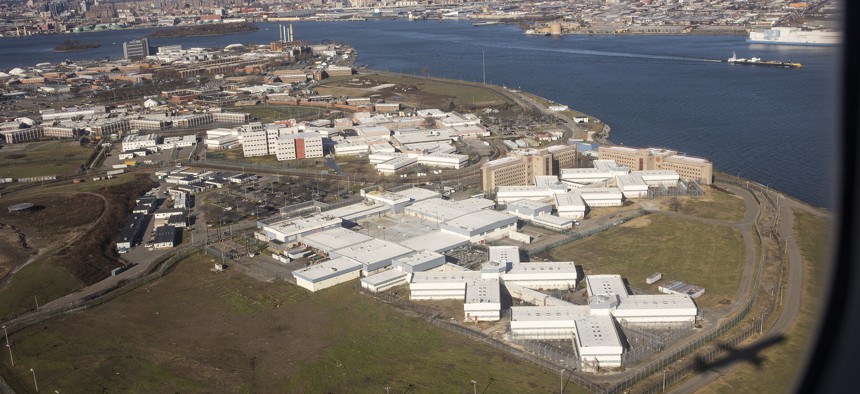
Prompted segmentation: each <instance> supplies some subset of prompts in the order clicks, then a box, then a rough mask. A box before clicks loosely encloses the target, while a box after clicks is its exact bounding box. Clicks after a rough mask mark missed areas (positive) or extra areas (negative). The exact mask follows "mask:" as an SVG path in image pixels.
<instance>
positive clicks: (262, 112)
mask: <svg viewBox="0 0 860 394" xmlns="http://www.w3.org/2000/svg"><path fill="white" fill-rule="evenodd" d="M230 111H231V112H246V113H249V114H251V117H254V118H257V119H258V121H260V122H263V123H272V122H274V121H276V120H287V119H319V118H322V117H323V114H324V113H325V112H326V111H327V109H325V108H313V107H300V106H293V105H257V106H253V107H237V108H231V109H230Z"/></svg>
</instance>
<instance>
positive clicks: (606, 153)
mask: <svg viewBox="0 0 860 394" xmlns="http://www.w3.org/2000/svg"><path fill="white" fill-rule="evenodd" d="M597 152H598V155H599V157H600V159H601V160H615V162H616V163H618V164H619V165H622V166H625V167H629V168H630V169H631V170H633V171H647V170H673V171H675V172H677V173H678V175H679V176H680V177H681V179H685V180H692V181H697V182H700V183H702V184H705V185H710V184H711V182H712V180H713V175H714V165H713V163H711V162H710V161H709V160H707V159H703V158H698V157H690V156H685V155H679V154H678V152H675V151H672V150H667V149H656V148H645V149H637V148H628V147H623V146H601V147H599V148H598V150H597Z"/></svg>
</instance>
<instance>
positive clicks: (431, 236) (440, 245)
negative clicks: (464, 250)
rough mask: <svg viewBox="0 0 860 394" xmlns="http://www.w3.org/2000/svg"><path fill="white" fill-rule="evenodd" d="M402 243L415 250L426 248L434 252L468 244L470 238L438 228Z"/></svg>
mask: <svg viewBox="0 0 860 394" xmlns="http://www.w3.org/2000/svg"><path fill="white" fill-rule="evenodd" d="M400 244H401V245H403V246H405V247H407V248H410V249H414V250H422V249H426V250H431V251H434V252H444V251H447V250H451V249H454V248H456V247H459V246H463V245H468V244H469V238H466V237H464V236H462V235H458V234H452V233H449V232H442V231H440V230H436V231H432V232H429V233H426V234H421V235H419V236H417V237H412V238H409V239H407V240H404V241H401V242H400Z"/></svg>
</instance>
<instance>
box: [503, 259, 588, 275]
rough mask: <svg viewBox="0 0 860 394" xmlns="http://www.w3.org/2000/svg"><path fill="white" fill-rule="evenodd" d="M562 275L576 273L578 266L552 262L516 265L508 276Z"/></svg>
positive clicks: (569, 262)
mask: <svg viewBox="0 0 860 394" xmlns="http://www.w3.org/2000/svg"><path fill="white" fill-rule="evenodd" d="M538 273H543V274H562V273H566V274H569V273H576V265H575V264H574V263H573V262H572V261H550V262H544V263H519V264H514V266H513V267H511V270H510V271H508V274H538Z"/></svg>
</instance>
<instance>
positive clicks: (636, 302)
mask: <svg viewBox="0 0 860 394" xmlns="http://www.w3.org/2000/svg"><path fill="white" fill-rule="evenodd" d="M678 308H696V303H695V302H693V299H692V298H690V296H688V295H686V294H643V295H630V296H627V298H625V299H624V301H623V302H621V303H619V304H618V307H616V308H615V309H618V310H626V309H639V310H641V309H651V310H653V309H678Z"/></svg>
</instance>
